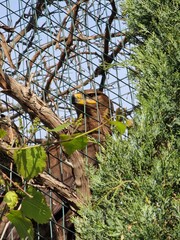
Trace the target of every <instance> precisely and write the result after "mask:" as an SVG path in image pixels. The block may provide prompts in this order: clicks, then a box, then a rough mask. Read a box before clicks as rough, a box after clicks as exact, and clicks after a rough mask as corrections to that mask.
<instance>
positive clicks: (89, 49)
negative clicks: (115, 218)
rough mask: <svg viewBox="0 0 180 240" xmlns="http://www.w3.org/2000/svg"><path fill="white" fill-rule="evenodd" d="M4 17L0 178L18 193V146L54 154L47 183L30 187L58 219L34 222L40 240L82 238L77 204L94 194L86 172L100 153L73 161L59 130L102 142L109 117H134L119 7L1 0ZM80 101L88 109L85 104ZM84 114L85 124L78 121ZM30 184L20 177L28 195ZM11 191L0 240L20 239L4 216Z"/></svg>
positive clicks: (104, 2) (107, 2)
mask: <svg viewBox="0 0 180 240" xmlns="http://www.w3.org/2000/svg"><path fill="white" fill-rule="evenodd" d="M0 13H1V14H0V47H1V48H0V55H1V57H0V68H1V69H0V89H1V92H0V111H1V121H0V124H1V125H0V127H1V129H5V131H6V135H5V137H3V136H2V135H1V140H0V143H1V144H0V170H1V179H3V178H6V181H7V182H9V185H8V187H9V188H10V189H11V188H12V189H15V186H14V185H13V183H12V182H15V181H16V180H17V179H16V176H17V178H18V177H19V176H18V174H17V175H16V168H14V164H13V160H12V159H13V157H12V155H11V154H12V153H11V150H12V149H13V148H18V147H22V146H35V145H41V146H43V147H44V149H45V150H46V154H47V160H46V168H45V170H44V172H43V173H41V174H40V178H41V180H42V182H43V183H42V184H41V183H39V182H38V181H36V180H31V181H32V182H31V185H33V186H35V187H37V189H38V191H40V192H43V195H44V196H45V198H46V201H47V203H48V205H49V206H50V209H51V210H52V217H51V220H50V221H49V222H48V223H46V224H43V225H42V224H36V223H33V226H34V229H35V230H34V233H35V239H63V240H65V239H75V229H74V228H73V224H72V223H71V222H70V218H71V216H72V215H75V214H76V211H77V205H78V204H77V205H76V203H77V202H78V201H77V199H79V201H81V200H82V199H83V197H82V195H83V194H85V195H86V194H87V195H88V190H87V189H86V187H87V186H86V184H87V179H86V177H85V176H84V173H81V171H83V169H84V166H83V165H86V164H87V162H89V161H90V160H92V159H93V158H94V159H95V154H96V152H98V151H100V148H99V144H98V147H97V144H96V143H92V144H93V145H92V146H93V147H94V144H95V145H96V147H95V150H92V149H91V150H88V148H89V147H91V146H90V145H87V147H86V148H85V150H83V151H82V150H81V149H80V150H79V149H77V150H79V151H75V152H73V153H72V155H71V156H70V157H69V155H68V154H67V153H64V148H62V146H61V143H60V141H59V135H58V133H57V128H58V127H59V126H64V127H62V129H61V130H62V132H63V133H64V135H65V136H68V134H69V135H71V136H73V137H74V136H75V135H73V134H77V132H78V131H77V130H79V132H80V133H82V132H87V131H89V135H90V136H91V137H92V138H93V139H95V140H96V141H99V142H100V143H101V142H104V141H105V139H104V136H103V137H101V135H102V134H104V132H106V130H104V132H103V130H102V128H101V125H103V124H102V121H101V118H102V116H101V114H102V112H103V111H104V113H103V114H104V117H105V118H107V117H108V118H109V119H110V118H111V119H113V117H115V112H119V111H120V112H121V113H122V112H123V111H125V112H126V114H127V115H128V114H130V113H132V112H133V109H134V106H135V105H136V102H135V101H136V100H135V89H134V88H133V85H132V83H131V82H130V81H129V71H130V69H128V68H126V67H124V64H123V62H124V60H128V59H129V55H130V51H131V50H130V49H131V48H130V46H131V45H130V39H129V38H128V29H127V27H126V24H125V21H124V19H123V17H122V15H121V8H120V1H115V0H101V1H91V0H89V1H85V0H77V1H69V0H67V1H57V0H17V1H12V0H1V1H0ZM87 90H88V91H87ZM104 94H105V95H106V96H107V99H105V98H106V96H105V95H104ZM80 97H81V98H82V99H81V100H83V103H84V105H82V103H80V102H78V101H79V98H80ZM104 97H105V98H104ZM74 99H75V100H74ZM91 100H93V101H91ZM101 100H102V101H101ZM105 102H106V104H105ZM80 104H81V106H80ZM88 104H94V105H93V106H94V109H95V112H94V113H93V114H94V115H95V116H94V117H95V118H96V119H93V118H92V119H91V117H92V116H91V111H90V112H88V111H89V107H91V106H90V105H88ZM112 105H113V108H112ZM104 107H105V108H104ZM108 108H111V110H108ZM122 109H123V110H122ZM78 111H81V112H79V116H78V117H79V118H78V119H80V120H79V122H80V123H77V121H76V120H75V119H77V113H78ZM93 114H92V115H93ZM126 117H128V116H126ZM82 121H83V123H82ZM69 122H71V123H72V124H71V126H70V124H69ZM93 122H96V123H95V125H94V126H93V127H92V126H91V125H93ZM64 123H66V124H67V128H66V127H65V125H64ZM78 124H79V125H78ZM81 125H83V128H82V127H81ZM104 126H105V125H104ZM107 128H108V129H109V126H108V127H107ZM47 129H49V130H47ZM50 129H56V130H55V131H54V132H51V131H50ZM93 129H96V131H95V130H94V131H93ZM59 131H60V128H59ZM107 131H109V130H107ZM60 132H61V131H60ZM93 134H94V135H93ZM17 135H18V136H17ZM64 135H63V136H64ZM19 139H20V140H19ZM17 142H18V144H19V145H18V144H17ZM4 144H5V145H4ZM7 144H8V146H9V148H8V147H7ZM88 144H89V143H88ZM8 149H9V150H8ZM75 150H76V149H75ZM92 151H95V153H94V155H93V156H91V153H92ZM7 152H8V153H7ZM90 152H91V153H90ZM11 158H12V159H11ZM92 161H95V160H92ZM28 164H29V163H28ZM90 164H91V163H90ZM93 165H96V163H95V164H94V163H93ZM77 172H78V173H77ZM80 173H81V175H80V176H79V174H80ZM43 174H44V175H43ZM46 174H47V175H46ZM48 177H49V178H48ZM51 177H52V179H51ZM78 178H79V179H80V181H81V184H80V185H78V184H79V183H78V180H79V179H78ZM11 180H12V182H11ZM6 181H5V182H6ZM17 181H18V180H17ZM48 181H49V182H48ZM40 182H41V181H40ZM28 184H30V183H28V181H26V179H21V184H20V185H21V187H22V188H23V189H24V191H26V188H27V185H28ZM40 185H41V186H40ZM78 188H79V189H78ZM77 189H78V191H77ZM6 190H7V186H6V184H5V183H4V182H3V184H1V191H0V193H1V198H0V200H1V209H0V211H1V212H0V214H1V220H2V222H1V225H0V231H1V232H0V234H1V238H0V239H19V236H18V234H17V232H16V229H14V226H13V225H11V224H10V223H9V221H8V220H7V219H4V218H3V217H4V215H5V212H6V211H7V206H6V204H4V203H3V201H2V200H3V196H4V195H5V193H6ZM86 191H87V192H86ZM77 192H78V194H79V192H81V194H79V196H78V194H77ZM76 197H77V198H76ZM82 201H83V200H82ZM18 207H19V208H20V203H19V205H18ZM18 207H16V208H18ZM32 212H33V209H32ZM34 214H36V212H34Z"/></svg>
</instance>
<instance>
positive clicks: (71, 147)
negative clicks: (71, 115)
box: [60, 133, 88, 155]
mask: <svg viewBox="0 0 180 240" xmlns="http://www.w3.org/2000/svg"><path fill="white" fill-rule="evenodd" d="M60 138H61V141H62V142H61V144H62V146H63V147H64V150H65V152H66V153H67V154H68V155H71V154H72V153H73V152H74V151H76V150H82V149H84V148H85V147H86V146H87V143H88V138H87V136H86V135H83V136H82V134H81V133H78V134H72V135H65V134H61V135H60Z"/></svg>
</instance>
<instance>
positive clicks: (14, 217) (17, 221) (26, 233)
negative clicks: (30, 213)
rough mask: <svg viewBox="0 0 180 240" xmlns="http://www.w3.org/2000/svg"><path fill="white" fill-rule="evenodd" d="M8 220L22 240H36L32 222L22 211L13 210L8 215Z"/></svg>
mask: <svg viewBox="0 0 180 240" xmlns="http://www.w3.org/2000/svg"><path fill="white" fill-rule="evenodd" d="M7 218H8V219H9V221H10V222H12V224H13V225H14V226H15V227H16V230H17V232H18V234H19V236H20V238H21V240H25V239H27V237H28V239H29V240H33V239H34V229H33V225H32V222H31V220H29V219H28V218H26V217H24V216H23V215H22V212H21V211H20V210H11V211H10V212H9V213H8V214H7Z"/></svg>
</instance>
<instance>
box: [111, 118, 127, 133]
mask: <svg viewBox="0 0 180 240" xmlns="http://www.w3.org/2000/svg"><path fill="white" fill-rule="evenodd" d="M110 124H111V125H113V126H115V127H116V128H117V130H118V131H119V132H120V133H121V134H124V133H125V131H126V125H125V124H124V123H122V122H119V121H110Z"/></svg>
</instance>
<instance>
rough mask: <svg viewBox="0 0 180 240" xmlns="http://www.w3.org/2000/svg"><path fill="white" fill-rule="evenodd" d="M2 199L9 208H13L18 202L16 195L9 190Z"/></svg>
mask: <svg viewBox="0 0 180 240" xmlns="http://www.w3.org/2000/svg"><path fill="white" fill-rule="evenodd" d="M3 201H4V202H5V203H6V204H7V205H8V207H9V208H10V209H13V208H14V207H15V206H16V205H17V203H18V195H17V194H16V193H15V192H14V191H9V192H7V193H6V194H5V196H4V198H3Z"/></svg>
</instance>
